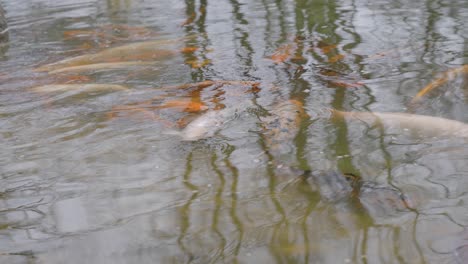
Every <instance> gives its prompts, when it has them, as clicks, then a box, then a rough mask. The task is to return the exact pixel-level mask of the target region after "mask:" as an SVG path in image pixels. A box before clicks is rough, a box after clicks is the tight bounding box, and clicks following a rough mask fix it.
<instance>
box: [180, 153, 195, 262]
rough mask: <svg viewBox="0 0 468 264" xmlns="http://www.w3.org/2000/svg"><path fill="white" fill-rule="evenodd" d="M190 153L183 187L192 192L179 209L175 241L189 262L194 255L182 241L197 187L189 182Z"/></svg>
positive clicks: (185, 233) (186, 233) (190, 169)
mask: <svg viewBox="0 0 468 264" xmlns="http://www.w3.org/2000/svg"><path fill="white" fill-rule="evenodd" d="M192 155H193V154H192V153H190V154H189V155H188V156H187V164H186V167H185V172H184V185H185V187H186V188H187V189H188V190H189V191H191V192H192V195H191V196H190V198H189V199H188V200H187V202H186V203H185V205H184V206H182V208H181V209H180V217H179V219H180V235H179V237H178V239H177V243H178V244H179V247H180V249H181V250H182V252H184V254H185V256H186V257H187V258H188V259H189V261H190V260H192V259H193V258H194V255H193V254H192V252H190V250H189V249H188V248H187V247H186V246H185V243H184V239H185V237H186V236H187V235H188V230H189V228H190V223H191V221H190V206H191V204H192V203H193V201H194V200H195V199H197V197H198V187H197V186H196V185H194V184H192V183H191V182H190V177H191V173H192Z"/></svg>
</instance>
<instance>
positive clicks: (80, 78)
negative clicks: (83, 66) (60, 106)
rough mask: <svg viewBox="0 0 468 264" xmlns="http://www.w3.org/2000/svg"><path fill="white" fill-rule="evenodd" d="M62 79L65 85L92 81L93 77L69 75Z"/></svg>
mask: <svg viewBox="0 0 468 264" xmlns="http://www.w3.org/2000/svg"><path fill="white" fill-rule="evenodd" d="M62 78H63V80H64V83H81V82H89V81H91V77H89V76H85V75H68V76H65V77H62Z"/></svg>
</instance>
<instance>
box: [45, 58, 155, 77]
mask: <svg viewBox="0 0 468 264" xmlns="http://www.w3.org/2000/svg"><path fill="white" fill-rule="evenodd" d="M147 65H154V62H149V61H125V62H105V63H94V64H85V65H79V66H72V67H65V68H60V69H57V70H53V71H50V72H49V73H50V74H56V73H64V72H85V71H98V70H110V69H125V68H128V67H133V66H147Z"/></svg>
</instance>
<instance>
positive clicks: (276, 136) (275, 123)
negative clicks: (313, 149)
mask: <svg viewBox="0 0 468 264" xmlns="http://www.w3.org/2000/svg"><path fill="white" fill-rule="evenodd" d="M304 117H305V112H304V108H303V105H302V103H301V102H299V101H296V100H288V101H285V102H281V103H279V104H278V105H276V106H275V107H274V108H273V109H272V110H271V111H270V115H269V116H267V117H264V118H261V121H262V123H261V126H262V128H263V132H262V135H263V139H264V141H265V144H266V147H267V148H268V149H269V151H270V152H276V153H278V154H280V153H283V154H284V153H287V152H289V151H288V147H289V146H290V145H291V143H292V141H293V140H294V138H295V137H296V135H297V133H298V132H299V127H300V125H301V121H302V119H303V118H304ZM272 154H273V153H272Z"/></svg>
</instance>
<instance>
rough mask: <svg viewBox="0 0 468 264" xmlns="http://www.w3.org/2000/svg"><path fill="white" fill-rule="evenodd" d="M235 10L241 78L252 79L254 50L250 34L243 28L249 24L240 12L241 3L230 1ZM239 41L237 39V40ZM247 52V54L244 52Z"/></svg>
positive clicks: (235, 33) (237, 52) (235, 30)
mask: <svg viewBox="0 0 468 264" xmlns="http://www.w3.org/2000/svg"><path fill="white" fill-rule="evenodd" d="M230 3H231V5H232V8H233V14H234V18H235V26H234V37H235V38H238V39H239V42H240V46H239V47H238V48H237V49H236V55H237V57H238V58H239V61H240V62H241V64H242V66H241V67H242V68H243V70H241V74H242V75H241V76H246V77H251V74H250V71H251V70H252V69H251V68H252V65H253V63H252V55H253V48H252V45H251V44H250V42H249V33H248V31H247V30H245V29H242V27H245V26H247V25H248V24H249V23H248V21H247V20H246V19H245V18H244V14H242V12H241V11H240V7H241V5H240V3H239V2H238V1H237V0H230ZM236 41H237V39H236ZM243 50H245V52H244V51H243Z"/></svg>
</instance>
